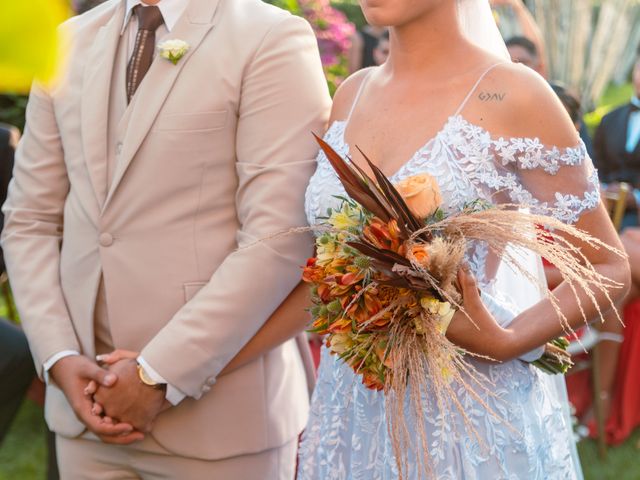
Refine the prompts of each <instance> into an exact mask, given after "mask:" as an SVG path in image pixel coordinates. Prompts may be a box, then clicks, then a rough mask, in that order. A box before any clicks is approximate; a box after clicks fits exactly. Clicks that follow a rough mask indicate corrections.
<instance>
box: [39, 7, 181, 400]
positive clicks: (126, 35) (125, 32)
mask: <svg viewBox="0 0 640 480" xmlns="http://www.w3.org/2000/svg"><path fill="white" fill-rule="evenodd" d="M188 3H189V0H160V1H159V2H158V3H157V4H156V6H157V7H158V8H159V9H160V13H162V19H163V20H164V24H163V25H161V26H160V27H158V30H156V45H157V44H158V43H159V42H161V41H163V40H165V39H168V37H169V36H170V35H169V34H170V33H171V31H172V30H173V28H174V27H175V25H176V23H178V20H179V19H180V17H181V16H182V14H183V13H184V11H185V9H186V8H187V5H188ZM137 5H143V7H145V6H148V5H146V4H145V3H143V2H142V0H127V5H126V9H127V11H126V13H125V17H124V23H123V24H122V30H121V32H120V35H121V36H122V37H123V39H124V40H125V41H126V42H127V52H128V54H127V57H131V55H133V49H134V47H135V43H136V36H137V34H138V18H137V17H136V15H135V14H134V13H133V8H134V7H135V6H137ZM72 355H80V354H79V353H78V352H76V351H73V350H64V351H62V352H58V353H56V354H55V355H53V356H52V357H50V358H49V359H47V361H46V362H45V363H44V379H45V381H46V382H47V383H48V382H49V370H51V367H53V366H54V365H55V364H56V362H58V360H61V359H63V358H65V357H69V356H72ZM137 361H138V363H139V364H140V365H141V366H142V368H144V369H145V371H146V372H147V374H148V375H149V377H150V378H151V379H152V380H153V381H154V382H158V383H165V384H167V394H166V398H167V400H168V401H169V402H170V403H171V404H172V405H177V404H178V403H180V402H181V401H182V400H184V398H185V397H186V395H185V394H184V393H182V392H181V391H180V390H179V389H178V388H176V387H174V386H173V385H170V384H168V383H167V381H166V380H165V379H164V378H162V376H161V375H160V374H159V373H158V372H157V371H156V370H155V369H154V368H153V367H152V366H151V365H149V364H148V363H147V362H146V361H145V360H144V358H142V357H138V359H137Z"/></svg>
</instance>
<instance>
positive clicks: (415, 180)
mask: <svg viewBox="0 0 640 480" xmlns="http://www.w3.org/2000/svg"><path fill="white" fill-rule="evenodd" d="M395 187H396V189H397V190H398V192H399V193H400V195H402V198H404V201H405V202H406V204H407V206H408V207H409V209H410V210H411V212H413V214H414V215H415V216H416V217H418V218H426V217H428V216H429V215H432V214H433V213H435V211H436V210H437V209H438V207H439V206H440V204H441V203H442V196H441V195H440V187H438V182H436V180H435V178H433V177H432V176H431V175H427V174H426V173H423V174H419V175H414V176H412V177H409V178H405V179H404V180H402V181H401V182H399V183H398V184H396V185H395Z"/></svg>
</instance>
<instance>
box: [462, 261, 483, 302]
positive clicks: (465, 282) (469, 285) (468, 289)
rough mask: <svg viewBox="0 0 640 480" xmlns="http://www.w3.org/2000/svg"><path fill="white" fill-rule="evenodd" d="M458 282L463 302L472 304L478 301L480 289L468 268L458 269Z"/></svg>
mask: <svg viewBox="0 0 640 480" xmlns="http://www.w3.org/2000/svg"><path fill="white" fill-rule="evenodd" d="M458 283H459V284H460V289H461V290H462V300H463V302H464V304H466V305H467V304H473V303H475V302H478V301H480V291H479V290H478V284H477V282H476V279H475V277H474V276H473V274H472V273H471V272H470V271H469V269H468V268H466V267H463V268H461V269H460V270H458Z"/></svg>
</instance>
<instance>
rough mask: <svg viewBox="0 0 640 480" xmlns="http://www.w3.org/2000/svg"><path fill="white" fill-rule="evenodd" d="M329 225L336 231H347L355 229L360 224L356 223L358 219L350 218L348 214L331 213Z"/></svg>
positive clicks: (342, 212) (341, 212)
mask: <svg viewBox="0 0 640 480" xmlns="http://www.w3.org/2000/svg"><path fill="white" fill-rule="evenodd" d="M329 223H330V224H331V225H332V226H334V227H335V228H337V229H338V230H347V229H349V228H352V227H357V226H358V225H359V223H360V222H359V221H358V219H356V218H353V217H351V216H350V215H349V214H348V213H345V212H344V211H340V212H333V213H332V214H331V217H330V218H329Z"/></svg>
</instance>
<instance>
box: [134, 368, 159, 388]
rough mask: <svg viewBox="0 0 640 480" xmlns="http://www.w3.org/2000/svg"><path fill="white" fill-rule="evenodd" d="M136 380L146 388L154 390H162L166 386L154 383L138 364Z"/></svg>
mask: <svg viewBox="0 0 640 480" xmlns="http://www.w3.org/2000/svg"><path fill="white" fill-rule="evenodd" d="M138 378H139V379H140V381H141V382H142V383H144V384H145V385H147V386H148V387H151V388H155V389H157V390H162V389H164V388H165V387H166V384H164V383H158V382H156V381H154V380H153V379H152V378H151V377H150V376H149V374H148V373H147V371H146V370H145V369H144V367H143V366H142V365H140V364H138Z"/></svg>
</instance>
